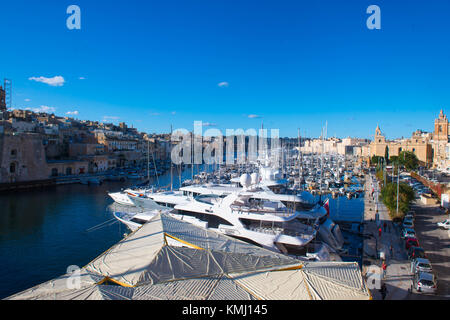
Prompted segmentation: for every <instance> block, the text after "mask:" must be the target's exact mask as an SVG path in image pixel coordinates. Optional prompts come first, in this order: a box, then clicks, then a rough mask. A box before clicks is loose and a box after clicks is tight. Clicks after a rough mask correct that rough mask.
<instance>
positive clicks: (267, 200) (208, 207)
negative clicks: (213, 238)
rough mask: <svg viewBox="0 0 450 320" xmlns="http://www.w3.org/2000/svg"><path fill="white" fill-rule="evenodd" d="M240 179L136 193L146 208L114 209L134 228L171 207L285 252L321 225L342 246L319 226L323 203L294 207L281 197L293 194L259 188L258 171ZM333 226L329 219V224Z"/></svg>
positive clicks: (303, 242)
mask: <svg viewBox="0 0 450 320" xmlns="http://www.w3.org/2000/svg"><path fill="white" fill-rule="evenodd" d="M240 182H241V184H242V185H243V186H244V187H243V188H238V187H233V186H230V185H203V186H187V187H182V188H181V189H180V191H173V192H171V191H169V192H147V193H145V195H143V194H140V195H138V196H134V194H133V196H130V197H129V199H130V200H131V201H132V202H133V203H134V204H135V205H136V206H137V207H139V208H141V210H142V212H137V213H135V214H130V213H129V212H128V211H127V212H114V215H115V217H116V218H117V219H118V220H120V221H121V222H123V223H125V224H126V225H127V226H128V227H129V228H130V229H131V230H134V229H137V228H139V227H140V226H141V225H142V224H143V223H145V222H146V221H148V220H150V219H151V218H152V217H153V216H154V215H155V214H156V213H157V212H158V210H159V211H167V210H170V209H173V210H171V211H169V214H170V215H173V216H174V217H175V218H179V219H183V220H188V221H189V222H191V223H193V224H196V225H200V226H203V227H206V228H212V229H216V231H219V232H222V233H224V234H227V235H230V236H234V237H236V238H240V239H243V240H245V241H247V242H252V243H255V244H257V245H260V246H263V247H266V248H270V249H274V250H277V251H281V252H284V253H288V252H292V253H295V252H301V251H302V250H303V249H304V248H303V247H304V246H305V245H306V244H308V243H310V242H311V241H312V240H314V239H315V238H316V236H317V232H318V231H319V234H320V235H321V238H323V240H324V242H325V243H327V244H328V245H329V246H331V247H332V248H333V249H337V250H339V248H340V247H341V244H339V241H338V240H336V238H337V237H335V236H334V235H333V233H332V231H331V230H329V229H327V228H325V227H320V224H321V221H322V220H325V221H328V219H327V218H326V214H327V212H326V210H325V209H324V208H323V207H321V206H320V205H317V206H316V207H315V208H313V209H311V210H309V211H297V210H293V209H291V208H289V207H287V206H286V205H285V204H284V203H283V202H282V201H280V198H281V199H284V198H286V196H288V197H291V198H292V196H290V195H277V194H275V193H273V192H272V191H270V190H268V189H267V190H266V189H263V188H261V187H260V186H258V175H257V174H252V176H250V175H248V174H246V175H243V176H242V177H241V178H240ZM129 195H130V194H129ZM280 196H281V197H280ZM324 217H325V219H324ZM330 226H331V224H330V223H328V224H327V227H330ZM331 227H334V226H331ZM337 231H339V230H337ZM323 235H324V236H323ZM339 235H340V232H339Z"/></svg>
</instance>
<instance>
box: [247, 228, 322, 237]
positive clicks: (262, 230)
mask: <svg viewBox="0 0 450 320" xmlns="http://www.w3.org/2000/svg"><path fill="white" fill-rule="evenodd" d="M249 230H250V231H255V232H259V233H265V234H271V235H286V236H291V237H297V238H301V239H305V240H308V239H310V238H311V236H313V235H314V233H313V232H312V231H310V234H306V232H308V230H305V232H297V231H293V230H289V229H283V228H277V227H274V228H265V227H249Z"/></svg>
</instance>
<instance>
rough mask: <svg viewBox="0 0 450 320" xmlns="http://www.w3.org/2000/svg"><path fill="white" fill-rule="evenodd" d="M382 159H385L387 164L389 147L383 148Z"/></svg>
mask: <svg viewBox="0 0 450 320" xmlns="http://www.w3.org/2000/svg"><path fill="white" fill-rule="evenodd" d="M384 160H385V161H386V164H389V148H388V146H386V148H385V149H384Z"/></svg>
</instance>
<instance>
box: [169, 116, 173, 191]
mask: <svg viewBox="0 0 450 320" xmlns="http://www.w3.org/2000/svg"><path fill="white" fill-rule="evenodd" d="M169 149H170V151H171V152H172V125H170V148H169ZM172 164H173V163H172V159H170V191H173V172H172Z"/></svg>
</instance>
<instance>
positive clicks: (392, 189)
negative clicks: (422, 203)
mask: <svg viewBox="0 0 450 320" xmlns="http://www.w3.org/2000/svg"><path fill="white" fill-rule="evenodd" d="M399 191H400V192H399V197H398V200H399V201H398V215H397V184H396V183H388V184H386V186H383V188H382V189H381V200H382V201H383V203H384V204H385V206H386V208H388V210H389V215H390V216H391V218H392V219H403V217H404V216H405V214H406V212H408V210H409V207H410V204H411V202H412V201H414V197H415V195H414V190H413V189H412V188H411V187H410V186H409V185H407V184H405V183H400V185H399Z"/></svg>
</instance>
